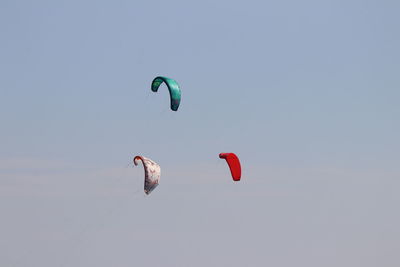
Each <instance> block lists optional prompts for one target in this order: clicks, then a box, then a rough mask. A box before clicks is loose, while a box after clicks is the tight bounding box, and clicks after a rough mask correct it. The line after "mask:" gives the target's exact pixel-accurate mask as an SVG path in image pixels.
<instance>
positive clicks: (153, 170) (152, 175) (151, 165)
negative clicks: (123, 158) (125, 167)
mask: <svg viewBox="0 0 400 267" xmlns="http://www.w3.org/2000/svg"><path fill="white" fill-rule="evenodd" d="M139 161H142V163H143V167H144V192H145V193H146V195H148V194H150V193H151V191H153V190H154V189H155V188H156V187H157V186H158V183H159V182H160V177H161V168H160V165H158V164H157V163H155V162H154V161H152V160H151V159H148V158H145V157H142V156H135V158H134V159H133V163H134V164H135V165H136V166H137V165H138V164H139V163H138V162H139Z"/></svg>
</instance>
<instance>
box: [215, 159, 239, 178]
mask: <svg viewBox="0 0 400 267" xmlns="http://www.w3.org/2000/svg"><path fill="white" fill-rule="evenodd" d="M219 157H220V158H221V159H225V160H226V162H227V163H228V165H229V169H230V170H231V174H232V179H233V180H234V181H240V177H241V176H242V169H241V167H240V161H239V158H238V157H237V156H236V155H235V154H234V153H220V154H219Z"/></svg>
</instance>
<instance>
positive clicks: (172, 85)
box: [151, 76, 181, 111]
mask: <svg viewBox="0 0 400 267" xmlns="http://www.w3.org/2000/svg"><path fill="white" fill-rule="evenodd" d="M162 83H165V84H166V85H167V87H168V90H169V96H170V97H171V109H172V110H173V111H177V110H178V108H179V104H180V103H181V89H180V88H179V85H178V83H177V82H176V81H175V80H173V79H171V78H167V77H162V76H158V77H155V78H154V80H153V82H152V83H151V91H153V92H157V91H158V88H159V87H160V85H161V84H162Z"/></svg>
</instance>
